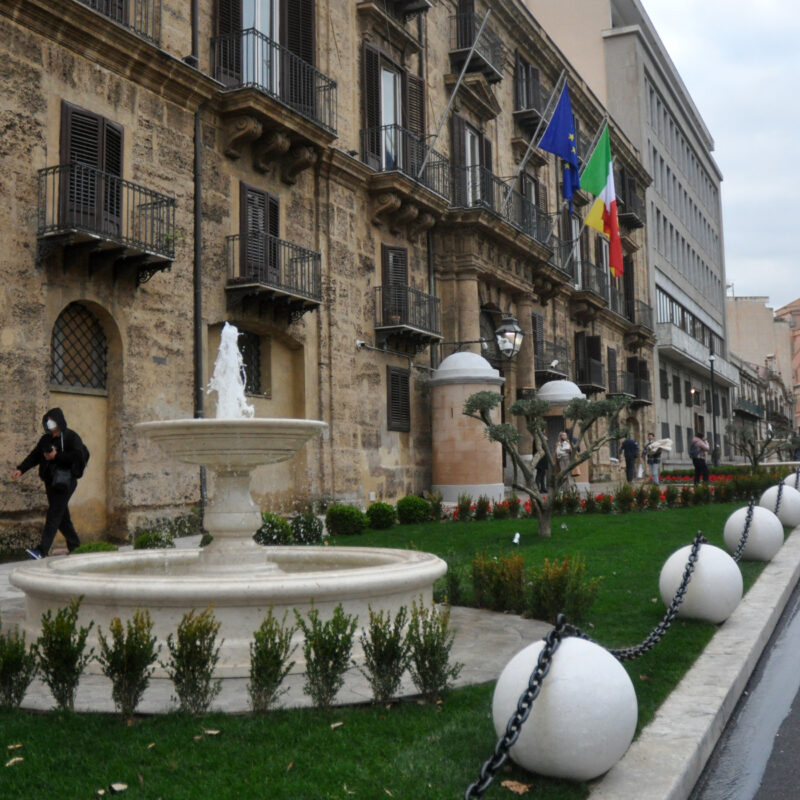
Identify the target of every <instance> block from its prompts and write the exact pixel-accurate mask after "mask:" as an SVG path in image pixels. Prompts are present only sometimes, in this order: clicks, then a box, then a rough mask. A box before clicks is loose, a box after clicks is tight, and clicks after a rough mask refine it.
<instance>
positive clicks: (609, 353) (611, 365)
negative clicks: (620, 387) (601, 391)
mask: <svg viewBox="0 0 800 800" xmlns="http://www.w3.org/2000/svg"><path fill="white" fill-rule="evenodd" d="M606 364H607V365H608V391H609V392H615V391H617V351H616V350H615V349H614V348H613V347H607V348H606Z"/></svg>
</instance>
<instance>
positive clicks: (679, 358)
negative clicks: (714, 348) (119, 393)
mask: <svg viewBox="0 0 800 800" xmlns="http://www.w3.org/2000/svg"><path fill="white" fill-rule="evenodd" d="M656 343H657V346H658V350H659V353H660V354H661V356H662V358H663V357H666V358H667V359H668V360H670V361H672V362H676V363H678V364H681V365H682V366H684V367H687V368H688V369H690V370H692V371H693V372H695V373H697V374H699V375H700V376H702V377H704V378H709V379H710V377H711V363H710V362H709V360H708V357H709V355H710V353H709V350H708V347H706V346H705V345H704V344H703V343H702V342H698V341H697V339H695V338H694V336H691V335H690V334H689V333H688V332H687V331H685V330H683V329H682V328H679V327H678V326H677V325H675V324H674V323H672V322H659V323H658V324H657V326H656ZM714 377H715V379H716V380H717V382H718V383H719V385H720V386H722V387H732V386H738V385H739V370H738V369H736V367H734V366H733V365H732V364H731V363H730V362H728V361H726V360H725V359H724V358H722V356H719V355H717V356H716V357H715V361H714Z"/></svg>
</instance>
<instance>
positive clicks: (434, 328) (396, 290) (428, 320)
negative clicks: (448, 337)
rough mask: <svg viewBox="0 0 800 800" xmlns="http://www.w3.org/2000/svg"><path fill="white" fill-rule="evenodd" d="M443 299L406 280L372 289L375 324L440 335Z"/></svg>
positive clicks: (377, 326)
mask: <svg viewBox="0 0 800 800" xmlns="http://www.w3.org/2000/svg"><path fill="white" fill-rule="evenodd" d="M441 319H442V301H441V300H440V299H439V298H438V297H434V296H433V295H431V294H427V293H426V292H423V291H420V290H419V289H415V288H413V287H412V286H407V285H405V284H388V285H386V286H378V287H376V289H375V327H376V328H399V327H406V328H414V329H416V330H418V331H423V332H425V333H430V334H433V335H434V336H441V333H442V322H441Z"/></svg>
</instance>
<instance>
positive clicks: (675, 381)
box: [672, 375, 681, 403]
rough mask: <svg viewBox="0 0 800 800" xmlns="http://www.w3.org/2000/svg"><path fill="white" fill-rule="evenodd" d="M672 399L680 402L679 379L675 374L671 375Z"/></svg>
mask: <svg viewBox="0 0 800 800" xmlns="http://www.w3.org/2000/svg"><path fill="white" fill-rule="evenodd" d="M672 399H673V400H674V401H675V402H676V403H680V402H681V379H680V378H679V377H678V376H677V375H673V376H672Z"/></svg>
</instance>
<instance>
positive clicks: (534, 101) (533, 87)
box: [525, 64, 542, 112]
mask: <svg viewBox="0 0 800 800" xmlns="http://www.w3.org/2000/svg"><path fill="white" fill-rule="evenodd" d="M526 69H527V72H528V76H527V77H528V79H527V81H526V82H525V86H526V88H527V90H528V94H527V97H526V103H527V108H534V109H536V110H537V111H539V112H541V109H542V101H541V96H540V92H541V90H540V88H539V69H538V68H537V67H534V66H533V64H528V65H526Z"/></svg>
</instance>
